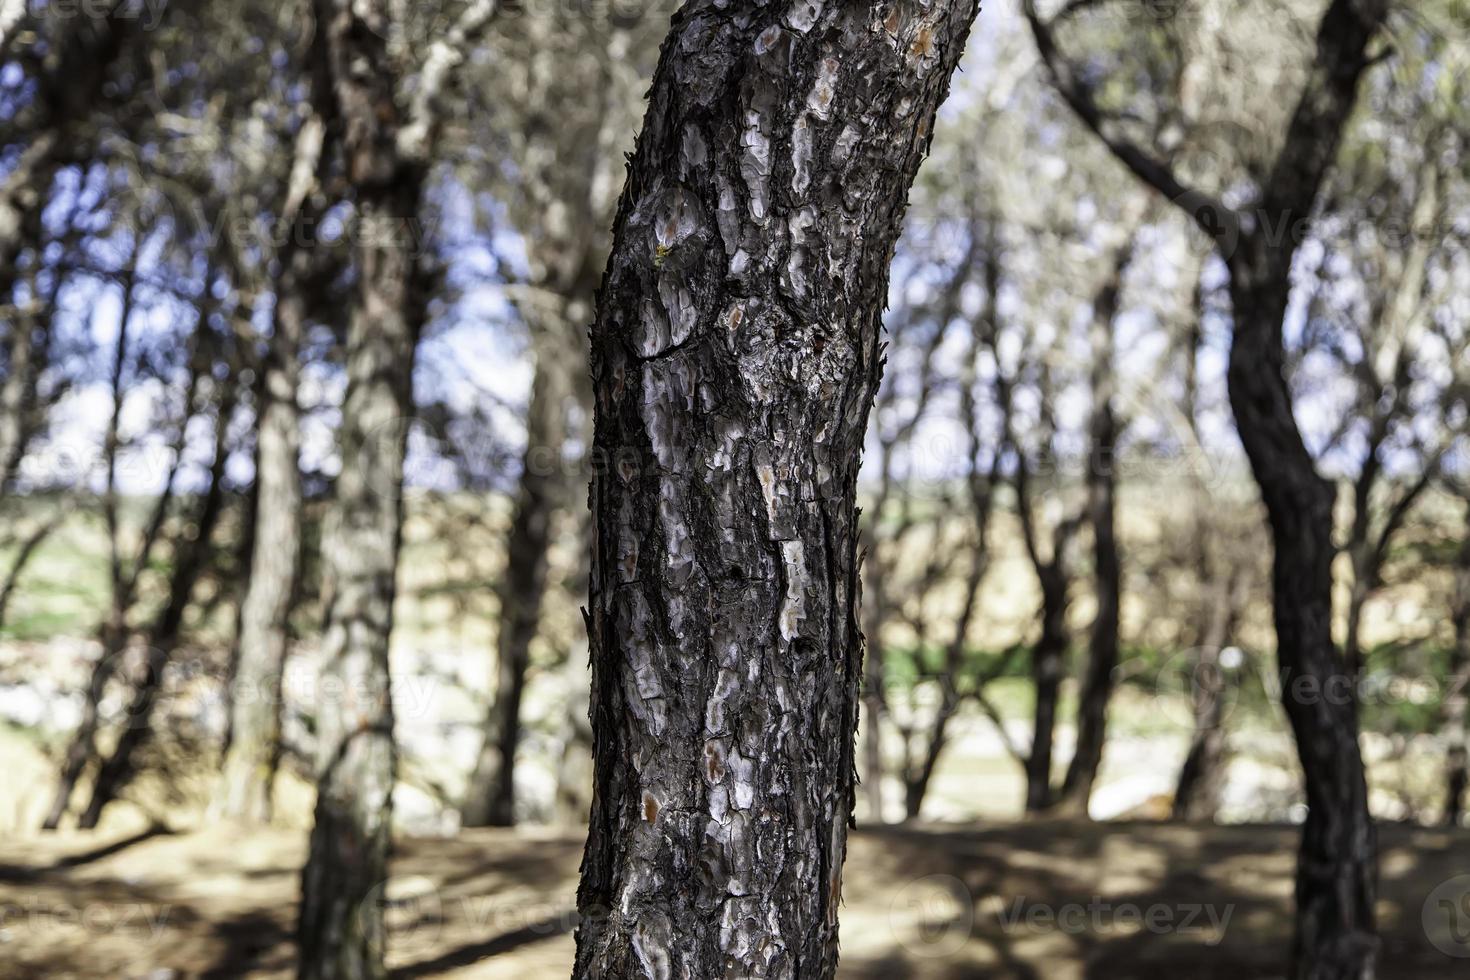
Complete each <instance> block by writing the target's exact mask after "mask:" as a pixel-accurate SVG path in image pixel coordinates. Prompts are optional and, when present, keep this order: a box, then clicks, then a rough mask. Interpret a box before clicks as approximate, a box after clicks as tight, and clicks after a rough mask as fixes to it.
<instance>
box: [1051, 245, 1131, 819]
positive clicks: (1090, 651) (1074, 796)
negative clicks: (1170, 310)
mask: <svg viewBox="0 0 1470 980" xmlns="http://www.w3.org/2000/svg"><path fill="white" fill-rule="evenodd" d="M1133 249H1134V243H1133V242H1132V241H1129V242H1128V243H1126V244H1125V245H1124V246H1123V247H1122V248H1121V249H1120V250H1119V251H1118V253H1117V255H1116V257H1115V260H1114V262H1113V268H1112V272H1111V275H1109V277H1108V279H1107V281H1106V282H1105V283H1103V286H1102V289H1101V290H1099V291H1098V294H1097V297H1096V299H1095V300H1094V302H1093V309H1092V323H1091V326H1090V328H1089V331H1088V337H1089V345H1090V347H1091V349H1092V350H1091V356H1092V363H1091V373H1090V378H1089V384H1090V387H1091V390H1092V402H1093V404H1092V417H1091V419H1090V421H1089V432H1088V442H1089V444H1090V445H1089V447H1088V459H1087V473H1086V477H1085V479H1086V482H1087V511H1088V523H1090V524H1091V525H1092V554H1093V573H1092V574H1093V590H1094V592H1095V593H1096V597H1097V613H1096V615H1095V616H1094V617H1093V620H1092V630H1091V633H1090V634H1089V636H1088V646H1087V673H1086V675H1085V676H1084V677H1083V679H1082V690H1081V693H1080V694H1079V696H1078V703H1077V748H1076V750H1075V751H1074V752H1073V754H1072V761H1071V763H1070V764H1069V765H1068V766H1067V775H1066V776H1065V777H1064V779H1063V781H1062V789H1061V793H1060V795H1059V796H1058V799H1057V804H1058V805H1059V806H1060V807H1061V808H1062V810H1063V811H1065V812H1067V813H1069V814H1073V815H1076V816H1080V817H1086V816H1087V805H1088V802H1089V801H1090V800H1091V799H1092V787H1093V784H1094V783H1095V782H1096V781H1097V772H1098V769H1099V768H1100V767H1101V765H1102V756H1103V746H1104V744H1105V742H1106V740H1107V723H1108V702H1109V701H1111V700H1112V697H1113V672H1114V671H1115V670H1116V669H1117V667H1118V618H1119V612H1120V606H1121V603H1122V589H1123V581H1122V580H1123V569H1122V564H1121V562H1120V561H1119V558H1118V535H1117V528H1116V524H1117V514H1118V500H1117V497H1118V477H1117V472H1116V465H1117V458H1116V454H1117V448H1118V430H1119V426H1118V418H1117V415H1116V413H1115V410H1114V406H1113V400H1114V398H1115V397H1116V394H1117V375H1116V368H1115V365H1114V363H1113V362H1114V357H1115V350H1114V338H1113V320H1114V318H1115V317H1116V316H1117V315H1118V298H1119V296H1120V295H1121V293H1122V290H1123V277H1124V275H1125V274H1126V273H1127V271H1128V264H1129V262H1130V261H1132V258H1133Z"/></svg>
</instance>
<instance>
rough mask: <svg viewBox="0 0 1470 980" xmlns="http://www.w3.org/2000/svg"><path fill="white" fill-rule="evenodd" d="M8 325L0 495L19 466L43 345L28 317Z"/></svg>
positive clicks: (0, 414) (1, 393)
mask: <svg viewBox="0 0 1470 980" xmlns="http://www.w3.org/2000/svg"><path fill="white" fill-rule="evenodd" d="M0 301H3V297H0ZM8 326H9V334H10V337H9V340H10V349H9V350H8V351H6V359H5V377H4V378H3V379H0V497H4V495H5V494H7V493H9V492H10V489H11V482H12V480H14V478H15V474H16V471H17V470H19V469H20V462H21V457H22V455H24V450H25V444H26V428H27V421H28V420H27V416H28V415H29V414H30V413H29V411H28V403H29V401H30V400H31V396H32V394H33V392H34V391H35V384H36V375H37V374H38V373H39V371H40V367H39V364H38V361H39V360H41V351H40V350H38V348H42V347H43V345H42V343H41V342H40V341H41V337H40V335H39V332H38V331H37V329H36V328H35V327H34V325H33V324H32V323H30V322H29V320H28V318H26V317H24V316H18V317H16V319H15V320H14V321H13V322H12V323H11V324H9V325H8ZM47 329H48V330H49V326H48V328H47Z"/></svg>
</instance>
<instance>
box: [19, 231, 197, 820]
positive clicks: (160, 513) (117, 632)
mask: <svg viewBox="0 0 1470 980" xmlns="http://www.w3.org/2000/svg"><path fill="white" fill-rule="evenodd" d="M137 263H138V252H137V248H136V246H135V247H134V248H133V250H132V254H131V255H130V256H129V258H128V263H127V266H126V267H125V270H124V273H123V275H122V277H121V288H122V309H121V311H120V312H119V313H118V328H117V340H116V342H115V344H114V346H113V358H112V377H111V395H112V406H111V407H112V410H111V413H110V414H109V416H108V421H107V428H106V431H105V434H104V435H103V440H102V458H103V462H104V463H105V465H106V470H107V472H106V486H105V488H104V490H103V494H102V511H103V517H104V519H105V521H106V524H107V542H108V550H109V560H108V572H109V579H108V584H109V594H108V599H109V603H108V610H107V613H106V615H105V616H104V617H103V620H102V625H101V626H100V627H99V629H98V641H99V643H100V645H101V648H102V649H101V653H100V654H99V656H98V658H97V662H96V663H95V664H93V666H92V671H91V674H90V677H89V679H88V683H87V690H86V692H85V694H84V696H83V699H82V717H81V719H80V720H79V721H78V724H77V730H76V731H75V732H73V733H72V737H71V739H70V740H69V741H68V742H67V747H66V752H65V754H64V755H63V756H62V760H61V772H60V774H59V776H58V778H57V784H56V792H55V794H54V795H53V796H52V799H51V806H50V808H49V809H48V810H47V813H46V817H45V819H44V820H43V821H42V824H41V829H42V830H55V829H57V827H59V826H60V825H61V818H62V817H63V816H65V815H66V810H67V807H68V806H70V805H71V797H72V793H73V792H75V790H76V785H77V782H78V781H79V780H80V779H81V777H82V773H83V772H84V771H85V770H86V768H87V764H88V763H89V762H91V761H92V758H93V756H94V754H95V751H96V739H97V728H98V726H99V724H100V723H101V715H100V710H99V706H100V704H101V702H102V696H103V694H104V693H105V691H106V688H107V683H108V681H109V680H111V678H112V676H113V674H114V673H115V672H116V670H117V667H118V661H119V659H120V658H121V657H122V655H123V653H124V647H125V645H126V644H127V641H128V611H129V609H130V608H131V607H132V604H133V595H134V593H135V591H136V586H137V580H138V574H139V572H141V570H142V569H143V568H144V567H145V566H146V565H147V563H148V559H149V558H150V557H151V553H152V547H153V543H154V542H155V541H156V540H157V537H158V531H159V529H160V528H161V527H162V525H163V522H164V519H165V518H166V517H167V512H168V511H167V508H168V501H169V498H170V497H171V496H172V494H173V476H174V473H173V472H170V473H169V477H168V479H167V480H166V481H165V483H164V487H163V493H161V494H160V495H159V500H158V501H157V503H156V504H155V506H154V510H153V520H152V521H151V522H150V524H149V528H148V530H147V531H146V532H145V537H144V542H143V544H142V546H141V547H140V549H139V551H138V559H137V561H135V562H134V563H133V567H132V572H131V573H128V572H127V571H126V570H125V567H124V561H123V555H122V540H121V533H120V532H121V528H120V520H119V514H118V492H117V462H118V459H117V457H118V452H119V451H120V449H121V446H122V436H121V419H122V408H123V398H124V396H125V395H126V389H125V388H124V383H125V377H126V372H127V368H128V362H129V359H130V350H129V343H130V338H131V334H130V332H129V328H130V326H131V322H130V321H131V320H132V316H133V304H134V301H135V296H134V287H135V286H136V284H137V271H138V270H137ZM198 363H199V362H198V360H197V359H195V360H194V363H193V365H191V367H192V368H194V370H192V371H191V376H190V378H189V383H188V390H187V392H186V393H185V396H184V419H183V421H182V422H181V424H180V427H179V430H178V437H177V438H176V439H175V442H174V447H173V448H174V470H175V471H176V470H177V466H178V460H179V458H180V457H181V456H182V449H183V433H184V429H185V428H187V426H188V419H189V415H190V413H191V412H192V410H193V405H194V392H195V389H196V387H197V386H198V384H199V376H198V371H197V366H198Z"/></svg>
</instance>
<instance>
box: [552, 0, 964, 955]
mask: <svg viewBox="0 0 1470 980" xmlns="http://www.w3.org/2000/svg"><path fill="white" fill-rule="evenodd" d="M975 13H976V5H975V4H974V3H970V2H951V3H943V2H936V3H932V4H930V5H929V6H927V7H923V6H920V5H918V4H906V3H896V4H873V3H862V2H859V3H846V4H821V3H816V2H811V3H798V4H796V5H795V6H790V7H786V6H779V7H776V6H773V7H770V8H758V7H755V6H754V5H750V4H745V3H739V4H732V3H723V4H722V3H716V2H711V0H693V2H691V3H688V4H686V5H685V6H684V7H683V8H682V9H681V10H680V11H679V13H678V14H677V15H676V16H675V19H674V24H673V29H672V31H671V33H670V35H669V38H668V40H667V41H666V42H665V44H664V48H663V54H662V57H661V59H660V64H659V68H658V72H657V74H656V76H655V79H654V83H653V89H652V92H651V96H650V106H649V111H648V115H647V117H646V120H645V123H644V129H643V132H642V134H641V136H640V138H639V142H638V149H637V152H636V153H635V155H634V157H633V160H632V162H631V166H630V170H629V176H628V183H627V186H626V188H625V189H624V193H623V197H622V201H621V203H620V206H619V211H618V219H617V222H616V225H615V229H616V233H615V234H616V237H615V244H614V248H613V253H612V258H611V260H610V263H609V267H608V272H607V275H606V277H605V279H604V282H603V288H602V293H601V296H600V300H599V308H598V315H597V319H596V323H595V325H594V327H593V330H592V364H593V377H594V383H595V392H596V402H595V408H596V419H597V421H596V439H595V446H596V451H597V453H598V456H597V463H598V468H597V471H596V475H595V478H594V481H593V487H592V494H591V503H592V508H593V511H594V514H595V522H596V539H595V545H596V550H595V552H594V555H593V575H592V594H591V607H590V613H589V635H590V639H591V644H592V665H593V694H592V719H593V730H594V737H595V771H596V785H595V796H594V802H593V809H592V820H591V826H590V828H589V833H588V841H587V851H586V856H585V858H584V861H583V866H582V884H581V889H580V891H579V894H578V905H579V908H580V911H581V914H582V916H583V918H582V923H581V926H580V928H579V930H578V935H577V958H576V966H575V969H574V975H575V976H577V977H586V978H591V977H597V978H621V977H653V978H659V980H663V978H672V977H701V978H703V977H717V976H732V977H733V976H739V977H793V978H795V977H820V978H827V977H831V976H832V975H833V973H834V972H835V969H836V962H837V908H838V904H839V902H840V899H841V880H842V879H841V872H842V861H843V857H844V853H845V850H846V839H847V826H848V822H849V820H850V816H851V812H852V806H853V791H854V769H853V748H854V746H853V738H854V733H855V730H856V724H857V710H858V685H859V675H860V671H861V656H862V651H861V645H860V639H859V631H858V626H857V608H856V605H857V591H858V590H857V584H856V583H857V535H856V526H857V524H856V506H855V488H856V482H855V481H856V476H857V468H858V461H859V455H860V451H861V447H862V439H863V431H864V428H865V424H866V421H867V413H868V407H869V405H870V404H871V402H872V399H873V396H874V393H875V390H876V387H877V381H878V375H879V370H880V368H879V364H880V361H879V350H878V347H879V334H880V330H881V314H882V309H883V305H884V300H885V292H886V287H887V273H888V264H889V259H890V256H891V254H892V250H893V246H894V243H895V241H896V240H897V237H898V233H899V226H900V223H901V219H902V215H903V211H904V206H905V203H906V199H907V191H908V187H909V184H910V182H911V181H912V179H913V175H914V173H915V171H916V170H917V168H918V165H919V162H920V160H921V159H922V157H923V154H924V151H925V150H926V149H927V146H928V142H929V132H930V127H931V125H932V122H933V117H934V113H935V111H936V110H937V108H938V106H939V104H940V102H941V101H942V99H943V97H944V94H945V92H946V90H947V88H948V84H949V76H950V74H951V72H952V70H953V68H954V66H955V64H956V63H957V62H958V60H959V57H960V54H961V52H962V50H963V47H964V40H965V36H966V34H967V33H968V30H969V25H970V21H971V20H972V19H973V17H974V15H975Z"/></svg>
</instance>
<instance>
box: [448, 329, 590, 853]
mask: <svg viewBox="0 0 1470 980" xmlns="http://www.w3.org/2000/svg"><path fill="white" fill-rule="evenodd" d="M541 305H542V306H544V305H546V304H541ZM528 306H529V307H530V308H536V306H535V305H534V304H526V305H523V306H522V309H523V310H525V309H527V308H528ZM556 307H557V308H556V309H555V310H554V311H546V312H544V313H543V314H542V315H541V316H540V317H532V318H528V326H529V327H530V329H531V342H532V345H533V347H534V348H535V352H536V353H535V357H536V367H535V374H534V376H533V378H532V382H531V400H530V404H529V406H528V409H527V417H526V450H525V453H524V454H523V456H522V458H521V478H520V489H519V490H518V492H517V494H516V504H515V516H514V517H513V518H512V520H511V527H510V534H509V537H508V539H507V542H506V566H505V574H504V575H503V576H502V577H501V581H500V585H499V588H497V589H496V593H497V595H498V596H499V599H500V617H499V623H498V627H497V631H496V632H497V643H496V651H497V654H498V656H497V660H496V663H497V666H498V674H499V679H498V682H497V684H496V687H495V699H494V701H493V703H492V705H491V708H490V712H489V716H488V718H487V719H486V724H485V739H484V742H483V744H482V746H481V749H480V756H479V759H478V761H477V762H476V764H475V771H474V774H473V775H472V776H471V777H470V783H469V790H468V793H467V795H466V797H465V801H464V805H463V806H462V807H461V808H460V820H461V822H462V823H463V825H464V826H466V827H509V826H511V825H512V824H513V823H515V760H516V746H517V745H518V743H519V742H520V729H521V699H522V696H523V694H524V692H525V688H526V671H527V669H528V668H529V666H530V662H531V641H532V640H534V639H535V638H536V632H537V627H538V626H539V624H540V621H541V604H542V599H543V598H544V597H545V594H546V572H547V566H548V564H549V561H548V558H547V553H548V551H549V550H550V548H551V531H552V525H553V522H554V520H555V517H556V514H557V512H558V511H560V510H561V509H562V508H563V507H564V506H565V502H566V497H567V496H568V494H567V484H568V483H569V482H570V480H569V475H568V474H567V472H566V469H565V466H564V464H563V460H562V454H563V452H564V449H565V445H566V441H567V424H566V423H567V403H568V400H569V399H570V397H571V395H572V388H573V383H572V378H571V374H572V372H573V371H575V370H578V369H579V368H580V364H579V363H578V362H579V361H580V358H574V357H571V356H569V353H568V352H569V351H576V350H577V349H578V345H579V344H580V342H581V341H580V338H579V337H578V334H579V332H580V331H578V330H575V329H573V325H572V323H571V322H570V320H569V319H568V318H567V315H566V313H567V311H566V309H565V308H564V307H563V306H562V304H561V303H557V304H556Z"/></svg>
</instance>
